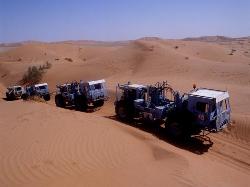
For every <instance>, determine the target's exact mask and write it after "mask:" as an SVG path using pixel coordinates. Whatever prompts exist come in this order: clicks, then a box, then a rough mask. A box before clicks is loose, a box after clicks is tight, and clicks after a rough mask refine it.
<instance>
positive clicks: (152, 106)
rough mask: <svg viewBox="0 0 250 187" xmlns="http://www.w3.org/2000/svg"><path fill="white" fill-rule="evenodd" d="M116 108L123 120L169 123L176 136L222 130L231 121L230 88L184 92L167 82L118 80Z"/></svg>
mask: <svg viewBox="0 0 250 187" xmlns="http://www.w3.org/2000/svg"><path fill="white" fill-rule="evenodd" d="M114 105H115V112H116V115H117V117H118V118H119V119H120V120H123V121H124V120H125V121H131V120H136V119H137V120H138V119H139V120H143V121H149V122H153V123H154V124H158V125H159V124H162V123H164V124H165V125H164V126H165V130H166V133H167V134H168V135H170V136H173V137H175V138H181V137H189V136H192V135H198V134H200V133H201V132H202V131H203V132H204V131H208V132H218V131H221V130H222V129H223V128H224V127H226V126H227V125H228V124H229V123H230V112H231V108H230V103H229V93H228V92H227V91H222V90H215V89H208V88H196V86H195V87H194V89H193V90H191V91H190V92H188V93H184V94H180V92H178V91H175V90H173V89H172V87H171V86H170V85H169V84H168V83H167V81H163V82H162V83H159V82H158V83H156V84H155V85H141V84H131V83H130V82H128V83H127V84H122V85H120V84H118V85H117V87H116V100H115V103H114Z"/></svg>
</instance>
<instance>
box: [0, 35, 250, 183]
mask: <svg viewBox="0 0 250 187" xmlns="http://www.w3.org/2000/svg"><path fill="white" fill-rule="evenodd" d="M69 59H71V60H69ZM47 61H48V62H50V63H51V64H52V67H51V68H50V69H49V70H48V71H47V72H46V74H45V75H44V77H43V81H44V82H47V83H48V84H49V87H50V90H51V91H54V90H55V85H56V84H59V83H64V82H67V81H73V80H80V79H82V80H93V79H101V78H104V79H105V80H106V82H107V88H108V92H109V95H110V99H109V101H107V102H106V103H105V105H104V106H103V107H102V108H101V109H99V110H98V111H95V112H91V113H85V112H78V111H75V110H68V109H61V108H57V107H56V106H55V104H54V100H53V98H52V100H51V101H49V102H47V103H45V102H35V101H22V100H17V101H6V100H4V99H0V186H1V187H14V186H18V187H20V186H25V187H27V186H32V187H34V186H60V187H61V186H173V187H177V186H197V187H201V186H221V187H222V186H225V187H229V186H244V187H245V186H249V184H250V177H249V176H250V135H249V134H250V38H241V39H232V40H229V39H228V40H227V39H225V38H219V37H217V38H216V37H214V38H212V39H211V38H200V39H191V38H189V39H186V40H163V39H159V38H142V39H139V40H134V41H124V42H94V41H65V42H54V43H43V42H34V41H30V42H23V43H16V44H11V45H1V47H0V94H1V98H4V97H5V89H6V87H7V86H8V85H11V84H15V83H16V82H18V81H19V80H20V79H21V78H22V75H23V73H24V72H25V71H26V70H27V68H28V67H29V66H31V65H41V64H44V63H45V62H47ZM163 80H167V81H168V82H169V83H170V84H171V85H172V87H173V88H174V89H175V90H180V91H181V92H182V93H183V92H188V91H189V90H191V89H192V85H193V83H195V84H196V85H197V86H198V87H209V88H215V89H222V90H228V91H229V93H230V101H231V107H232V124H231V126H230V128H228V129H226V130H224V131H223V132H220V133H217V134H210V135H209V136H210V138H211V140H212V141H213V145H212V146H208V145H207V144H203V142H200V141H198V140H193V142H188V143H181V144H180V143H176V142H174V141H171V140H169V139H168V138H167V137H165V136H164V135H163V134H162V133H161V132H160V131H156V130H155V129H150V127H149V128H145V127H143V126H140V125H134V124H130V125H129V124H124V123H122V122H119V121H117V120H116V118H115V117H114V115H115V112H114V106H113V102H114V94H115V86H116V84H117V83H126V82H127V81H131V82H133V83H144V84H153V83H155V82H157V81H163Z"/></svg>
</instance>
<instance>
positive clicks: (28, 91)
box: [21, 83, 50, 101]
mask: <svg viewBox="0 0 250 187" xmlns="http://www.w3.org/2000/svg"><path fill="white" fill-rule="evenodd" d="M34 96H38V97H41V98H43V99H44V100H45V101H49V100H50V93H49V87H48V84H47V83H40V84H35V85H32V86H27V87H25V89H24V91H23V94H22V96H21V97H22V98H23V99H24V100H26V99H28V98H30V97H34Z"/></svg>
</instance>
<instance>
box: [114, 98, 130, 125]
mask: <svg viewBox="0 0 250 187" xmlns="http://www.w3.org/2000/svg"><path fill="white" fill-rule="evenodd" d="M115 113H116V115H117V117H118V118H119V119H120V120H122V121H125V120H127V119H128V112H127V110H126V108H125V105H124V104H123V103H122V102H117V103H116V105H115Z"/></svg>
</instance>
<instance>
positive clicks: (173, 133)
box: [165, 122, 183, 139]
mask: <svg viewBox="0 0 250 187" xmlns="http://www.w3.org/2000/svg"><path fill="white" fill-rule="evenodd" d="M165 129H166V132H167V135H169V136H170V137H172V138H176V139H180V138H182V135H183V130H182V127H181V125H180V124H179V123H177V122H171V123H168V124H165Z"/></svg>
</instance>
